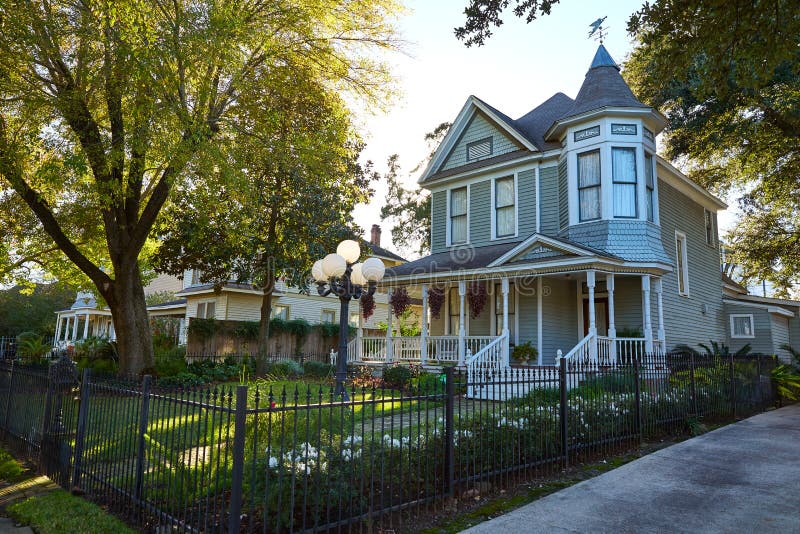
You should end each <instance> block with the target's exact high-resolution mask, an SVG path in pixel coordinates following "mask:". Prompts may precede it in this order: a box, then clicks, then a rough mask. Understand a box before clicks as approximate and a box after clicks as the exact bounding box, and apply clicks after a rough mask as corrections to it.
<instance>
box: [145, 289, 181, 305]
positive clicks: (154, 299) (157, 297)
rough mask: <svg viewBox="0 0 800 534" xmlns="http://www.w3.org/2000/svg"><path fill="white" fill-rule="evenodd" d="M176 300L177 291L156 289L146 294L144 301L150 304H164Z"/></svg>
mask: <svg viewBox="0 0 800 534" xmlns="http://www.w3.org/2000/svg"><path fill="white" fill-rule="evenodd" d="M173 300H175V292H174V291H155V292H153V293H150V294H148V295H145V297H144V302H145V304H147V305H148V306H153V305H155V304H163V303H164V302H171V301H173Z"/></svg>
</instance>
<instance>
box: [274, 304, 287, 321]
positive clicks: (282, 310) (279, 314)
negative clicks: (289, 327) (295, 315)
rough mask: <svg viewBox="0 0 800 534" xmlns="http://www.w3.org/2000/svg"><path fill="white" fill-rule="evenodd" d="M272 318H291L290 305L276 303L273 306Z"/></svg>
mask: <svg viewBox="0 0 800 534" xmlns="http://www.w3.org/2000/svg"><path fill="white" fill-rule="evenodd" d="M272 318H273V319H282V320H284V321H288V320H289V306H285V305H282V304H276V305H275V306H273V307H272Z"/></svg>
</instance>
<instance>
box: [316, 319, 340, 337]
mask: <svg viewBox="0 0 800 534" xmlns="http://www.w3.org/2000/svg"><path fill="white" fill-rule="evenodd" d="M317 328H319V331H320V334H322V337H325V338H331V337H336V336H337V335H339V324H338V323H320V324H318V325H317Z"/></svg>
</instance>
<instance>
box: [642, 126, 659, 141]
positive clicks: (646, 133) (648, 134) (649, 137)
mask: <svg viewBox="0 0 800 534" xmlns="http://www.w3.org/2000/svg"><path fill="white" fill-rule="evenodd" d="M642 131H643V132H644V138H645V139H647V140H648V141H653V142H655V140H656V136H655V135H654V134H653V132H652V131H651V130H648V129H647V128H642Z"/></svg>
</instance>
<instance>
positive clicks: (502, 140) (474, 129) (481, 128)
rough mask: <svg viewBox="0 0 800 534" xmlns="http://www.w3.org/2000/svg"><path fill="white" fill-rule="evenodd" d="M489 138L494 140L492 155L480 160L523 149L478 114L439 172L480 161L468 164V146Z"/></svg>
mask: <svg viewBox="0 0 800 534" xmlns="http://www.w3.org/2000/svg"><path fill="white" fill-rule="evenodd" d="M487 137H491V139H492V153H491V154H488V155H487V156H486V157H484V158H480V159H487V158H491V157H494V156H499V155H501V154H506V153H508V152H513V151H514V150H519V149H520V148H521V147H520V146H519V145H518V143H516V142H514V141H512V140H511V139H510V138H509V137H508V136H507V135H506V134H505V133H503V132H501V131H500V130H499V129H497V128H496V127H495V126H494V125H493V124H491V123H490V122H489V120H488V119H487V118H486V117H484V116H483V114H480V113H476V114H475V115H474V116H473V118H472V120H471V121H470V123H469V124H468V125H467V127H466V128H465V129H464V132H463V133H462V134H461V138H460V139H459V140H458V142H457V143H456V145H455V146H454V147H453V149H452V150H451V151H450V154H448V155H447V158H446V159H445V161H444V163H443V164H442V166H441V167H440V168H439V170H442V171H446V170H447V169H452V168H454V167H460V166H461V165H466V164H467V163H472V162H473V161H479V160H470V161H469V162H467V144H469V143H472V142H473V141H480V140H481V139H486V138H487Z"/></svg>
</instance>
